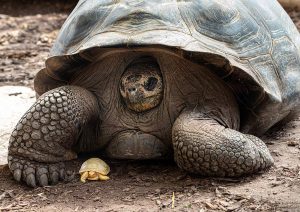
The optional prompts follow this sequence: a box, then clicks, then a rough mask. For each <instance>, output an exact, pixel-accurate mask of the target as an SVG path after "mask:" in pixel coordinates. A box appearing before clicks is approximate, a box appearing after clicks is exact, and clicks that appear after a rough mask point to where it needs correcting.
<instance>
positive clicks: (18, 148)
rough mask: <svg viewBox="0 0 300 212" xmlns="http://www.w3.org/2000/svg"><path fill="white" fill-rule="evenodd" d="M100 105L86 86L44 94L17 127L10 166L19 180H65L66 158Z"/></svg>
mask: <svg viewBox="0 0 300 212" xmlns="http://www.w3.org/2000/svg"><path fill="white" fill-rule="evenodd" d="M97 115H98V104H97V101H96V98H95V96H94V95H93V94H92V93H91V92H89V91H87V90H86V89H83V88H80V87H75V86H63V87H59V88H56V89H53V90H51V91H49V92H47V93H45V94H44V95H42V96H41V97H40V98H39V99H38V100H37V101H36V103H35V104H34V105H33V106H32V107H31V108H30V109H29V110H28V111H27V112H26V113H25V115H24V116H23V117H22V118H21V120H20V121H19V123H18V124H17V126H16V128H15V129H14V131H13V133H12V135H11V138H10V142H9V149H8V165H9V168H10V170H11V172H12V173H13V176H14V178H15V180H17V181H20V180H23V181H24V182H25V183H27V185H29V186H32V187H35V186H36V185H40V186H45V185H48V183H52V184H55V183H57V182H58V180H59V179H61V180H62V179H64V177H65V174H64V173H65V169H64V163H63V162H64V161H67V160H72V159H75V158H76V157H77V154H76V153H75V152H73V151H72V147H73V146H74V145H75V144H76V142H77V140H78V137H79V135H80V132H81V131H82V130H84V127H85V126H86V124H88V123H89V122H90V121H93V120H95V119H97V117H98V116H97Z"/></svg>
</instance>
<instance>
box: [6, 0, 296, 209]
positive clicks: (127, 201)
mask: <svg viewBox="0 0 300 212" xmlns="http://www.w3.org/2000/svg"><path fill="white" fill-rule="evenodd" d="M20 2H23V4H20V3H16V1H7V3H6V4H1V5H0V161H1V157H2V161H5V158H4V157H5V155H6V151H7V150H6V146H7V142H8V138H9V133H10V131H11V130H12V129H13V127H14V125H15V124H16V122H17V120H18V119H19V118H20V116H22V113H23V112H25V111H26V110H27V108H28V107H29V106H30V104H31V103H32V102H33V101H34V93H33V92H32V90H31V88H32V87H33V78H34V75H35V74H36V73H37V71H38V70H40V69H41V68H43V65H44V64H43V62H44V60H45V58H46V57H47V54H48V52H49V48H50V47H51V44H52V42H53V40H54V39H55V36H56V35H57V32H58V30H59V28H60V26H61V25H62V23H63V21H64V20H65V18H66V17H67V13H68V12H69V11H70V8H72V7H73V5H74V2H72V1H63V3H62V1H60V3H58V2H59V1H58V0H52V1H51V3H49V2H48V1H37V0H36V1H34V0H26V1H24V0H23V1H20ZM24 2H25V3H24ZM37 2H38V3H39V4H37ZM289 14H290V15H291V17H292V18H293V20H294V21H295V23H296V24H297V25H298V27H299V28H300V12H295V11H294V12H293V11H290V12H289ZM11 86H13V87H11ZM14 86H21V87H14ZM263 140H264V141H266V143H267V145H268V147H269V149H270V151H271V154H272V156H273V157H274V159H275V166H274V167H272V168H271V169H270V170H269V171H267V172H265V173H259V174H257V175H253V176H249V177H243V178H238V179H212V178H199V177H198V176H194V175H189V174H187V173H185V172H183V171H181V170H179V169H178V168H177V167H176V165H175V164H174V163H173V162H170V161H169V162H168V161H138V162H134V161H112V160H106V161H107V162H108V164H109V165H110V166H111V170H112V171H111V174H110V177H111V180H109V181H107V182H89V183H86V184H82V183H80V182H79V176H78V175H76V176H75V178H74V179H73V180H72V181H70V182H68V183H67V184H64V183H60V184H58V185H57V186H48V187H44V188H36V189H31V188H28V187H26V186H25V185H23V184H18V183H16V182H15V181H13V179H12V176H11V174H10V173H9V171H8V168H7V166H6V165H0V211H157V210H166V211H168V210H171V206H172V194H173V192H174V196H175V201H174V206H175V208H174V210H176V211H300V154H299V153H300V145H299V143H300V118H297V119H295V120H293V121H292V122H290V123H288V124H287V125H285V126H283V127H281V128H277V129H273V130H272V131H271V132H270V133H268V134H267V135H265V136H264V137H263ZM86 157H88V156H84V157H83V158H81V159H80V160H79V161H75V162H72V163H71V164H70V166H71V167H72V169H74V170H75V171H77V170H78V168H79V166H80V164H81V162H82V161H83V160H84V159H85V158H86Z"/></svg>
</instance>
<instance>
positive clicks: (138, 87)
mask: <svg viewBox="0 0 300 212" xmlns="http://www.w3.org/2000/svg"><path fill="white" fill-rule="evenodd" d="M120 93H121V95H122V97H123V100H124V102H125V104H126V106H127V107H128V108H129V109H130V110H133V111H136V112H143V111H147V110H150V109H152V108H154V107H156V106H158V105H159V104H160V102H161V100H162V96H163V80H162V76H161V72H160V69H159V65H158V64H157V62H156V60H155V59H154V58H152V57H142V58H138V59H136V60H134V61H133V62H132V63H131V64H129V66H128V67H127V68H126V70H125V72H124V74H123V76H122V78H121V82H120Z"/></svg>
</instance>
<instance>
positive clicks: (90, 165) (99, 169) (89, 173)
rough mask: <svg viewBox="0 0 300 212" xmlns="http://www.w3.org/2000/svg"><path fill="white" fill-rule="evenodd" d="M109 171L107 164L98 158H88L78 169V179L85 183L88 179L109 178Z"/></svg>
mask: <svg viewBox="0 0 300 212" xmlns="http://www.w3.org/2000/svg"><path fill="white" fill-rule="evenodd" d="M109 172H110V168H109V166H108V165H107V164H106V163H105V162H104V161H103V160H101V159H99V158H90V159H88V160H87V161H85V162H84V163H83V164H82V165H81V168H80V170H79V174H80V175H81V177H80V181H81V182H83V183H85V181H86V179H88V180H109V177H108V176H107V174H108V173H109Z"/></svg>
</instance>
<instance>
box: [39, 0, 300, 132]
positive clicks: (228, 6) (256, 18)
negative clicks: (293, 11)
mask: <svg viewBox="0 0 300 212" xmlns="http://www.w3.org/2000/svg"><path fill="white" fill-rule="evenodd" d="M143 47H152V50H153V51H156V50H157V49H165V50H166V51H168V52H171V53H173V54H176V55H177V56H178V57H181V58H185V59H188V60H190V61H193V62H195V63H201V64H206V65H207V67H209V68H210V70H211V71H212V72H214V73H215V74H217V75H218V76H219V77H220V78H222V79H223V80H224V81H225V82H226V83H227V85H228V86H230V87H231V89H232V91H233V92H234V94H235V96H236V98H237V100H238V102H239V104H240V108H241V131H242V132H245V133H253V134H262V133H264V132H265V131H266V130H268V129H269V128H270V127H271V126H273V125H274V124H276V123H277V122H279V121H281V120H282V119H283V118H285V117H287V116H288V115H290V114H294V113H296V112H297V111H298V110H299V102H300V49H299V48H300V36H299V33H298V31H297V29H296V27H295V25H294V24H293V22H292V21H291V19H290V18H289V16H288V15H287V14H286V12H285V11H284V10H283V8H282V7H281V6H280V5H279V3H278V2H277V1H276V0H264V2H263V3H262V2H261V1H260V0H188V1H187V0H180V1H175V0H153V1H146V0H142V1H131V0H120V1H116V0H97V1H88V0H80V1H79V3H78V5H77V6H76V8H75V9H74V11H73V12H72V13H71V14H70V16H69V17H68V19H67V20H66V22H65V23H64V25H63V27H62V29H61V31H60V33H59V35H58V38H57V40H56V42H55V44H54V46H53V48H52V51H51V55H50V57H49V58H48V59H47V61H46V68H45V69H43V70H41V71H40V72H39V73H38V75H37V77H36V80H35V89H36V92H37V94H38V95H41V94H42V93H44V92H46V91H47V90H50V89H52V88H55V87H58V86H61V85H64V84H68V83H69V82H70V79H71V78H72V76H73V75H74V74H75V73H77V72H79V71H80V70H81V67H83V66H85V65H87V64H89V63H92V62H93V61H95V60H97V58H99V57H101V55H105V54H108V53H109V52H112V51H116V50H118V49H126V50H134V49H136V48H143Z"/></svg>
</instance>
